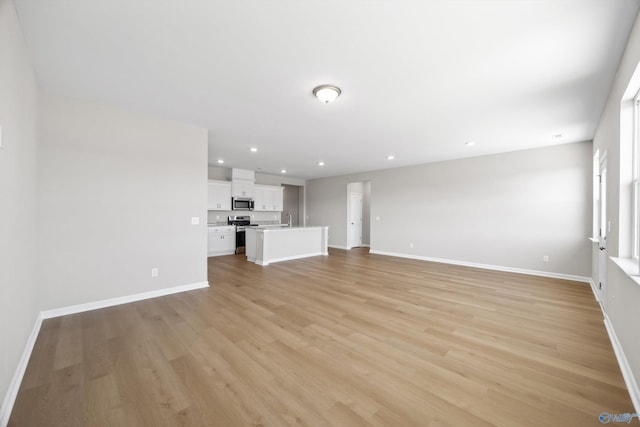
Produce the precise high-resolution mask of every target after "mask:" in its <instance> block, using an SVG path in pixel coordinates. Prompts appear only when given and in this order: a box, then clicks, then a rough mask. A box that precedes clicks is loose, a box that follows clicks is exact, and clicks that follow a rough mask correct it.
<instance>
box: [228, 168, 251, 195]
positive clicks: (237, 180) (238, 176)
mask: <svg viewBox="0 0 640 427" xmlns="http://www.w3.org/2000/svg"><path fill="white" fill-rule="evenodd" d="M254 180H255V172H254V171H250V170H245V169H232V170H231V194H232V195H233V197H244V198H249V199H253V198H254V197H255V191H254Z"/></svg>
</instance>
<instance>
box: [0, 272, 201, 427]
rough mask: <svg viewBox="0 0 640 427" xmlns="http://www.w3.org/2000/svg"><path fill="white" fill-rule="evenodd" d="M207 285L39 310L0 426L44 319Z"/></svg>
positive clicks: (0, 410) (1, 424)
mask: <svg viewBox="0 0 640 427" xmlns="http://www.w3.org/2000/svg"><path fill="white" fill-rule="evenodd" d="M207 287H209V282H198V283H191V284H189V285H182V286H175V287H173V288H166V289H159V290H157V291H150V292H143V293H140V294H134V295H127V296H124V297H118V298H111V299H106V300H101V301H95V302H90V303H86V304H78V305H72V306H69V307H61V308H56V309H53V310H43V311H41V312H40V313H39V314H38V316H37V317H36V323H35V325H34V326H33V330H32V331H31V335H30V336H29V339H28V340H27V344H26V345H25V348H24V351H23V352H22V357H21V358H20V362H19V363H18V366H17V368H16V371H15V373H14V375H13V379H12V380H11V384H9V389H8V390H7V394H6V395H5V398H4V401H3V402H2V407H0V427H6V426H7V424H8V423H9V416H10V415H11V411H12V410H13V405H14V404H15V402H16V397H17V396H18V391H19V390H20V384H22V378H23V377H24V373H25V371H26V370H27V365H28V364H29V359H30V358H31V352H32V351H33V346H34V345H35V343H36V339H37V338H38V333H39V332H40V327H41V325H42V321H43V320H44V319H50V318H52V317H58V316H66V315H67V314H75V313H82V312H84V311H90V310H96V309H99V308H105V307H111V306H114V305H120V304H126V303H129V302H135V301H141V300H144V299H149V298H156V297H161V296H164V295H170V294H177V293H179V292H185V291H192V290H194V289H201V288H207Z"/></svg>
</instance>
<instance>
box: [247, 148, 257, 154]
mask: <svg viewBox="0 0 640 427" xmlns="http://www.w3.org/2000/svg"><path fill="white" fill-rule="evenodd" d="M249 150H251V152H252V153H255V152H256V151H258V149H257V148H256V147H251V148H250V149H249Z"/></svg>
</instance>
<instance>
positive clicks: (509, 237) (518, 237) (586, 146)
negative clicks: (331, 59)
mask: <svg viewBox="0 0 640 427" xmlns="http://www.w3.org/2000/svg"><path fill="white" fill-rule="evenodd" d="M591 162H592V161H591V143H590V142H584V143H575V144H565V145H560V146H555V147H549V148H541V149H535V150H527V151H520V152H512V153H505V154H497V155H491V156H483V157H475V158H468V159H461V160H452V161H447V162H439V163H431V164H426V165H420V166H413V167H405V168H396V169H387V170H383V171H375V172H369V173H362V174H356V175H349V176H342V177H334V178H326V179H316V180H309V181H307V212H308V215H309V224H310V225H329V226H330V227H331V228H330V229H329V236H330V237H329V243H330V245H334V246H339V247H340V246H345V245H346V242H347V236H346V215H347V202H346V201H347V197H346V192H347V183H349V182H353V181H368V180H370V181H371V248H372V250H376V251H385V252H394V253H399V254H404V255H409V256H423V257H433V258H442V259H447V260H454V261H462V262H470V263H479V264H487V265H494V266H502V267H511V268H519V269H528V270H537V271H544V272H550V273H558V274H568V275H576V276H582V277H588V276H590V274H591V260H590V256H591V254H590V247H589V242H588V240H587V237H588V236H589V235H590V233H591V186H592V182H591V179H592V178H591V166H592V165H591ZM376 217H379V218H380V219H379V220H377V219H376ZM411 243H413V248H411V247H410V244H411ZM543 255H548V256H549V262H543V261H542V257H543Z"/></svg>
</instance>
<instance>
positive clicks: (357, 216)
mask: <svg viewBox="0 0 640 427" xmlns="http://www.w3.org/2000/svg"><path fill="white" fill-rule="evenodd" d="M349 228H350V230H349V237H350V245H349V247H351V248H357V247H359V246H362V193H351V199H350V203H349Z"/></svg>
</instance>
